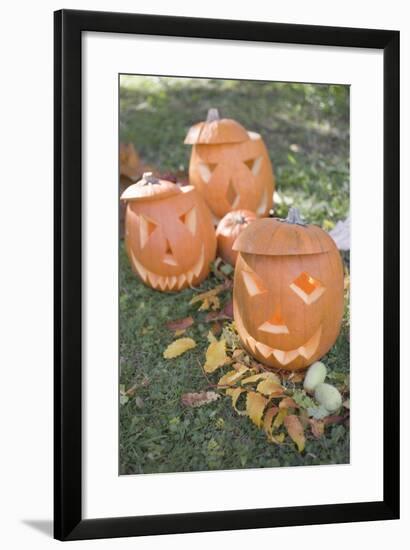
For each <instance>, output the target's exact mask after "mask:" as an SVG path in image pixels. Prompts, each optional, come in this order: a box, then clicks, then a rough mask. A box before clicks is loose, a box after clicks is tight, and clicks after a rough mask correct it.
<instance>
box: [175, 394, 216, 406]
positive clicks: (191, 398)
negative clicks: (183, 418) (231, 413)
mask: <svg viewBox="0 0 410 550" xmlns="http://www.w3.org/2000/svg"><path fill="white" fill-rule="evenodd" d="M219 398H220V395H219V394H218V393H216V392H214V391H201V392H199V393H184V394H183V395H182V396H181V403H182V405H185V406H186V407H202V405H207V404H208V403H211V402H212V401H216V400H217V399H219Z"/></svg>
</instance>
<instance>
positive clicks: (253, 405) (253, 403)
mask: <svg viewBox="0 0 410 550" xmlns="http://www.w3.org/2000/svg"><path fill="white" fill-rule="evenodd" d="M267 403H268V399H265V397H263V396H262V395H261V394H260V393H258V392H255V391H250V392H248V395H247V397H246V412H247V413H248V416H249V418H250V419H251V420H252V422H253V423H254V424H256V426H258V428H260V427H261V424H262V416H263V411H264V410H265V407H266V404H267Z"/></svg>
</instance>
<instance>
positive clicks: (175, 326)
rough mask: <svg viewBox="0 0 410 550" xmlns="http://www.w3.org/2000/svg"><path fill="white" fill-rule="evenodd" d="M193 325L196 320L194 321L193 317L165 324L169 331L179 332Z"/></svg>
mask: <svg viewBox="0 0 410 550" xmlns="http://www.w3.org/2000/svg"><path fill="white" fill-rule="evenodd" d="M193 324H194V320H193V319H192V317H185V318H184V319H175V320H174V321H168V322H167V323H165V326H166V327H167V328H168V329H169V330H173V331H179V330H186V329H187V328H189V327H190V326H191V325H193Z"/></svg>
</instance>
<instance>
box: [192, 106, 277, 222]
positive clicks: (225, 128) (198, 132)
mask: <svg viewBox="0 0 410 550" xmlns="http://www.w3.org/2000/svg"><path fill="white" fill-rule="evenodd" d="M185 143H187V144H191V145H193V147H192V154H191V160H190V165H189V179H190V182H191V183H192V185H194V186H195V188H196V189H197V190H198V191H199V192H200V193H201V195H202V196H203V197H204V199H205V201H206V203H207V204H208V206H209V208H210V209H211V212H212V214H213V216H214V220H215V221H218V220H219V219H220V218H222V217H223V216H224V215H225V214H226V213H227V212H230V211H231V210H238V209H247V210H252V211H253V212H256V214H257V215H258V216H265V215H267V214H268V212H269V210H270V209H271V208H272V204H273V192H274V176H273V171H272V165H271V162H270V160H269V155H268V152H267V150H266V147H265V144H264V142H263V140H262V138H261V136H260V135H259V134H257V133H255V132H247V131H246V130H245V128H243V126H241V125H240V124H239V123H238V122H236V121H234V120H231V119H220V118H219V115H218V112H217V111H216V109H210V111H209V113H208V118H207V120H206V121H205V122H200V123H199V124H196V125H195V126H193V127H192V128H191V129H190V130H189V132H188V135H187V137H186V139H185Z"/></svg>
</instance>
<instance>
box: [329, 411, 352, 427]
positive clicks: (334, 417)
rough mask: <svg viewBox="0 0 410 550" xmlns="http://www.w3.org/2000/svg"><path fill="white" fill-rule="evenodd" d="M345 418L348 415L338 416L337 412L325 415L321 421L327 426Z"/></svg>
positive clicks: (339, 422) (338, 422)
mask: <svg viewBox="0 0 410 550" xmlns="http://www.w3.org/2000/svg"><path fill="white" fill-rule="evenodd" d="M347 418H348V415H346V416H340V415H337V414H333V415H330V416H326V418H324V419H323V422H324V423H325V425H326V426H328V425H329V424H341V423H342V422H343V421H344V420H346V419H347Z"/></svg>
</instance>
